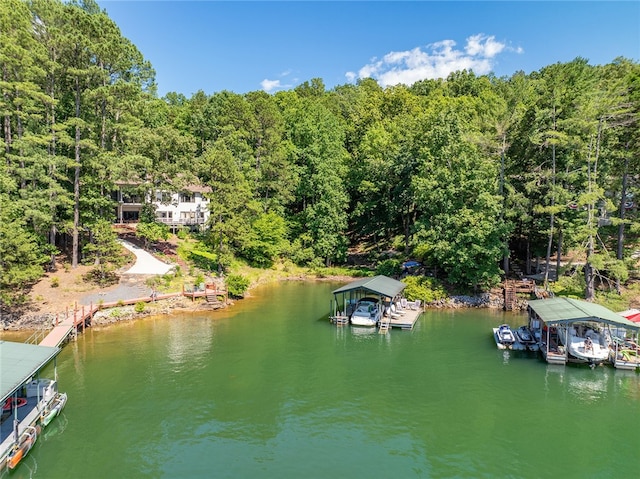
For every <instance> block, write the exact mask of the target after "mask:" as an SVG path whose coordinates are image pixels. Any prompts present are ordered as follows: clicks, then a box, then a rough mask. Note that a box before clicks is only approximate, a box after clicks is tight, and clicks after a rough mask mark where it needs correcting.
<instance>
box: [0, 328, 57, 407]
mask: <svg viewBox="0 0 640 479" xmlns="http://www.w3.org/2000/svg"><path fill="white" fill-rule="evenodd" d="M59 352H60V348H51V347H48V346H36V345H35V344H25V343H14V342H12V341H0V404H4V402H5V401H6V400H7V398H8V397H9V396H11V395H12V394H13V393H14V392H15V391H16V390H17V389H18V388H20V386H22V385H23V384H24V383H26V382H27V381H28V380H29V379H30V378H31V377H33V376H34V375H35V374H36V373H37V372H38V371H40V370H41V369H42V368H43V367H44V366H45V365H46V364H47V363H48V362H49V361H51V360H52V359H53V358H54V357H56V356H57V354H58V353H59Z"/></svg>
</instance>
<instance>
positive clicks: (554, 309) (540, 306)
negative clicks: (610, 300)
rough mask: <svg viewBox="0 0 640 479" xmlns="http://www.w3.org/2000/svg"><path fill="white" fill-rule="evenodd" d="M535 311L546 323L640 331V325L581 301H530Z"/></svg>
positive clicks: (559, 298) (562, 298) (600, 307)
mask: <svg viewBox="0 0 640 479" xmlns="http://www.w3.org/2000/svg"><path fill="white" fill-rule="evenodd" d="M529 307H530V308H531V309H533V310H534V311H535V312H536V313H537V314H538V316H540V319H542V320H543V321H544V322H545V323H573V322H575V321H596V322H599V323H607V324H613V325H615V326H620V327H624V328H627V329H634V330H638V329H640V325H639V324H636V323H634V322H632V321H629V320H628V319H626V318H624V317H622V316H621V315H619V314H618V313H614V312H613V311H611V310H610V309H607V308H605V307H604V306H601V305H599V304H595V303H589V302H587V301H581V300H579V299H572V298H564V297H556V298H549V299H536V300H534V301H529Z"/></svg>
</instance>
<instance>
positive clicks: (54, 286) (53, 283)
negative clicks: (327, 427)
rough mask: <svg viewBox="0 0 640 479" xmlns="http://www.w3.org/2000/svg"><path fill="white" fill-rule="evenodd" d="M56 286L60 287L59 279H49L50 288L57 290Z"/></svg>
mask: <svg viewBox="0 0 640 479" xmlns="http://www.w3.org/2000/svg"><path fill="white" fill-rule="evenodd" d="M58 286H60V278H58V277H57V276H53V277H52V278H51V287H52V288H57V287H58Z"/></svg>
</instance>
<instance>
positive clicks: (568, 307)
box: [528, 297, 640, 369]
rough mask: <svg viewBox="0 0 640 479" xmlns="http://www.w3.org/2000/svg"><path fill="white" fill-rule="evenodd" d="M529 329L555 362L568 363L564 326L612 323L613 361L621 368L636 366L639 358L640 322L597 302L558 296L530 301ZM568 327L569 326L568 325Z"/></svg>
mask: <svg viewBox="0 0 640 479" xmlns="http://www.w3.org/2000/svg"><path fill="white" fill-rule="evenodd" d="M528 312H529V328H530V329H531V330H532V331H533V332H534V334H535V335H536V338H537V339H538V342H539V344H540V351H541V352H542V355H543V356H544V358H545V360H546V361H547V362H548V363H551V364H566V363H567V361H568V360H569V352H568V349H567V348H566V347H565V346H564V345H566V344H567V338H566V337H560V336H559V335H560V334H561V328H560V326H565V327H566V326H569V325H572V324H573V323H595V324H598V325H601V326H605V325H606V326H608V328H607V331H606V333H607V334H608V335H609V336H610V341H611V342H610V349H611V353H610V358H609V360H610V362H611V363H612V364H613V365H614V366H615V367H616V368H619V369H636V368H638V367H640V362H639V361H638V354H639V353H640V352H639V351H638V349H637V337H638V331H639V330H640V324H637V323H634V322H632V321H629V320H628V319H626V318H624V317H623V316H621V315H620V314H618V313H614V312H613V311H611V310H610V309H608V308H605V307H604V306H601V305H599V304H595V303H589V302H587V301H581V300H578V299H572V298H565V297H554V298H549V299H538V300H534V301H529V306H528ZM565 330H566V328H565ZM634 351H635V352H634Z"/></svg>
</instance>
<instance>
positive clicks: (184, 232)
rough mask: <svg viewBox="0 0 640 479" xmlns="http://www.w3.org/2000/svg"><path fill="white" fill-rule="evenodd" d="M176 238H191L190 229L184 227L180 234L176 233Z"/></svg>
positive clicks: (179, 231)
mask: <svg viewBox="0 0 640 479" xmlns="http://www.w3.org/2000/svg"><path fill="white" fill-rule="evenodd" d="M176 236H177V237H178V238H179V239H181V240H185V239H187V238H188V237H189V228H187V227H186V226H183V227H182V228H180V229H179V230H178V232H177V233H176Z"/></svg>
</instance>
